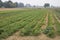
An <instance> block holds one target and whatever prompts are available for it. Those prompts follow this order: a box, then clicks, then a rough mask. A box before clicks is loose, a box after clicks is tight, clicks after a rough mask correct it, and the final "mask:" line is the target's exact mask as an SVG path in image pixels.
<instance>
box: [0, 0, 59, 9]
mask: <svg viewBox="0 0 60 40" xmlns="http://www.w3.org/2000/svg"><path fill="white" fill-rule="evenodd" d="M0 6H1V7H5V8H13V7H46V6H47V7H60V0H0ZM8 6H9V7H8Z"/></svg>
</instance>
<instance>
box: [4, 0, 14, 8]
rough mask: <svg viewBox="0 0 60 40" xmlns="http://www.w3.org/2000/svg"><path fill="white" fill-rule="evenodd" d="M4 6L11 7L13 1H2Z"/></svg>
mask: <svg viewBox="0 0 60 40" xmlns="http://www.w3.org/2000/svg"><path fill="white" fill-rule="evenodd" d="M3 5H4V7H5V8H13V7H14V6H13V2H12V1H11V0H9V1H6V2H4V4H3Z"/></svg>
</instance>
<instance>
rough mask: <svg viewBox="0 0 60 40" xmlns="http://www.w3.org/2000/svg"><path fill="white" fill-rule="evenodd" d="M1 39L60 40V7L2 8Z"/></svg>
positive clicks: (0, 19)
mask: <svg viewBox="0 0 60 40" xmlns="http://www.w3.org/2000/svg"><path fill="white" fill-rule="evenodd" d="M0 40H60V9H50V8H35V9H34V8H33V9H32V8H31V9H30V8H25V9H23V10H22V9H20V10H19V9H14V10H11V9H10V10H9V9H7V10H5V9H2V10H1V11H0Z"/></svg>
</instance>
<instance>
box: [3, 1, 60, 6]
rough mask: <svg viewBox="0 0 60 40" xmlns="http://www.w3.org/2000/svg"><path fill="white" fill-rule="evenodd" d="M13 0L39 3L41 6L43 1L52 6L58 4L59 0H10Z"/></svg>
mask: <svg viewBox="0 0 60 40" xmlns="http://www.w3.org/2000/svg"><path fill="white" fill-rule="evenodd" d="M2 1H8V0H2ZM11 1H13V2H16V1H17V2H23V3H24V4H31V5H39V6H43V5H44V3H50V5H53V6H60V0H11Z"/></svg>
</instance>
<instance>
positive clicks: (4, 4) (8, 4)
mask: <svg viewBox="0 0 60 40" xmlns="http://www.w3.org/2000/svg"><path fill="white" fill-rule="evenodd" d="M1 7H4V8H16V7H24V3H18V2H14V3H13V2H12V1H11V0H9V1H5V2H2V0H0V8H1Z"/></svg>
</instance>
